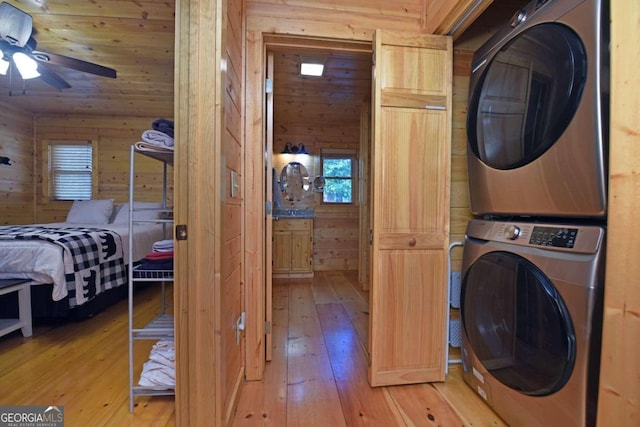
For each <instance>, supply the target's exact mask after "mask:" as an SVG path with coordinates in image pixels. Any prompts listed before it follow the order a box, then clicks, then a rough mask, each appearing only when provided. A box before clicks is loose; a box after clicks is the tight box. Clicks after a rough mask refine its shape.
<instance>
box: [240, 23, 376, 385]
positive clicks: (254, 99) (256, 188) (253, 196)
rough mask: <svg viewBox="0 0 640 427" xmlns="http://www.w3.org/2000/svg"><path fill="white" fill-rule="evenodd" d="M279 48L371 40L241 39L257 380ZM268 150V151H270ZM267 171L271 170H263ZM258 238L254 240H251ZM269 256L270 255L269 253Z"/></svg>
mask: <svg viewBox="0 0 640 427" xmlns="http://www.w3.org/2000/svg"><path fill="white" fill-rule="evenodd" d="M273 47H279V48H287V47H291V48H310V49H326V50H330V51H360V52H372V48H373V45H372V43H371V41H362V40H350V39H330V38H322V37H307V36H294V35H286V34H275V33H263V32H262V31H247V38H246V60H247V63H246V73H247V74H246V77H245V83H246V85H245V87H246V97H245V99H246V106H245V108H246V110H245V112H246V120H245V123H246V129H245V137H246V141H247V143H246V144H245V147H246V151H245V174H244V176H245V184H244V188H245V189H247V191H246V192H245V194H246V200H245V220H246V223H245V230H246V233H245V279H246V283H245V285H246V286H245V289H246V293H245V312H246V330H245V341H246V345H245V349H246V351H245V379H246V380H247V381H259V380H262V378H263V374H264V367H265V363H266V348H265V346H266V334H265V333H266V322H265V320H266V319H267V314H266V310H267V307H266V298H267V283H266V282H267V281H266V274H267V272H268V271H269V272H270V271H271V269H269V268H267V263H270V262H271V260H270V259H267V258H268V256H269V255H268V254H267V245H271V242H267V241H266V238H265V236H266V235H267V230H266V227H267V226H266V221H265V218H266V208H265V200H267V195H266V194H265V192H266V184H267V178H266V173H265V171H266V169H265V168H266V165H267V159H266V156H265V151H264V144H263V141H265V138H266V134H265V133H266V120H267V118H266V116H267V115H266V111H265V105H266V94H265V79H266V70H267V68H266V67H267V50H268V49H270V48H273ZM271 151H272V147H271ZM266 172H268V173H271V171H270V170H269V171H266ZM256 236H257V238H256ZM268 252H269V254H270V253H271V251H268Z"/></svg>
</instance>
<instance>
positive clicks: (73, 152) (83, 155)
mask: <svg viewBox="0 0 640 427" xmlns="http://www.w3.org/2000/svg"><path fill="white" fill-rule="evenodd" d="M92 179H93V147H92V146H91V141H82V142H68V141H65V142H50V143H49V194H50V195H51V198H52V199H53V200H90V199H91V194H92Z"/></svg>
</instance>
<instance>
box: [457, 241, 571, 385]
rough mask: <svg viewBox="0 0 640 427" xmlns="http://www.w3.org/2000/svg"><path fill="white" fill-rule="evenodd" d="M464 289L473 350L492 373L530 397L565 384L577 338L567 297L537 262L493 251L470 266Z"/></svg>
mask: <svg viewBox="0 0 640 427" xmlns="http://www.w3.org/2000/svg"><path fill="white" fill-rule="evenodd" d="M461 292H462V293H461V307H460V309H461V316H462V325H463V328H464V333H465V336H466V338H467V342H468V343H469V346H470V350H471V351H472V352H473V353H474V354H475V355H476V357H477V358H478V359H479V360H480V362H481V363H482V365H483V366H484V367H485V368H486V369H487V371H488V372H490V373H491V375H493V377H495V378H496V379H497V380H498V381H500V382H501V383H502V384H504V385H506V386H508V387H510V388H512V389H514V390H517V391H519V392H521V393H524V394H527V395H532V396H544V395H548V394H551V393H554V392H555V391H557V390H559V389H560V388H562V386H563V385H564V384H565V383H566V382H567V381H568V380H569V377H570V376H571V372H572V370H573V366H574V364H575V354H576V338H575V333H574V328H573V323H572V321H571V318H570V315H569V312H568V310H567V307H566V305H565V303H564V301H563V300H562V298H561V296H560V295H559V293H558V291H557V290H556V288H555V287H554V286H553V284H552V283H551V281H550V280H549V279H548V278H547V277H546V276H545V275H544V274H543V273H542V271H540V269H539V268H538V267H536V266H535V265H534V264H532V263H531V262H530V261H528V260H526V259H525V258H523V257H521V256H519V255H516V254H513V253H510V252H501V251H499V252H489V253H487V254H484V255H482V256H481V257H480V258H478V259H477V260H476V261H475V262H474V263H473V264H472V265H471V266H470V267H469V269H468V270H467V271H466V273H465V275H464V278H463V282H462V290H461Z"/></svg>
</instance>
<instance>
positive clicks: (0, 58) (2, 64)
mask: <svg viewBox="0 0 640 427" xmlns="http://www.w3.org/2000/svg"><path fill="white" fill-rule="evenodd" d="M9 65H10V64H9V61H7V60H6V59H4V52H3V51H1V50H0V74H2V75H3V76H6V75H7V70H8V69H9Z"/></svg>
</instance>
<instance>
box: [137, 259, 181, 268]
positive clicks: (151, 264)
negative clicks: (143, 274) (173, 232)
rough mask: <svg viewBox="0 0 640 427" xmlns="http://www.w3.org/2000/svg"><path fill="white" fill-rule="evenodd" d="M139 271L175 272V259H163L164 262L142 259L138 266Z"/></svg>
mask: <svg viewBox="0 0 640 427" xmlns="http://www.w3.org/2000/svg"><path fill="white" fill-rule="evenodd" d="M138 270H162V271H170V270H173V257H171V258H170V259H162V260H152V259H146V258H142V259H141V260H140V264H139V265H138Z"/></svg>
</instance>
